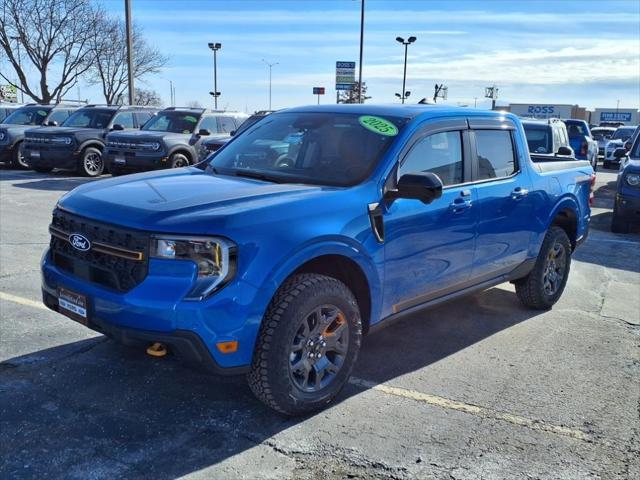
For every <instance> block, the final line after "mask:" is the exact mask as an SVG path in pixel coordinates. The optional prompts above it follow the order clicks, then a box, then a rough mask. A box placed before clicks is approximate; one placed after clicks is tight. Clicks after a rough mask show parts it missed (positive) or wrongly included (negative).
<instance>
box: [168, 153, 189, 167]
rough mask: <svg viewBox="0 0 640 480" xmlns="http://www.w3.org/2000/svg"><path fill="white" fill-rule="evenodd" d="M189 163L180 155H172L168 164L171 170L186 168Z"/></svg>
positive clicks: (184, 156) (185, 157)
mask: <svg viewBox="0 0 640 480" xmlns="http://www.w3.org/2000/svg"><path fill="white" fill-rule="evenodd" d="M190 163H191V162H189V159H188V158H187V156H186V155H184V154H182V153H174V154H173V155H171V158H169V164H170V166H171V168H182V167H188V166H189V165H190Z"/></svg>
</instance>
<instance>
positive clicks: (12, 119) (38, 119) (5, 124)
mask: <svg viewBox="0 0 640 480" xmlns="http://www.w3.org/2000/svg"><path fill="white" fill-rule="evenodd" d="M76 108H77V107H73V106H69V105H61V104H58V105H37V104H35V103H32V104H29V105H26V106H24V107H21V108H18V109H15V110H14V111H13V112H12V113H11V114H10V115H9V116H7V118H5V119H4V120H3V121H2V124H1V125H0V162H3V163H10V164H11V165H12V166H13V167H15V168H29V165H28V164H27V162H26V161H25V159H24V156H23V154H22V141H23V140H24V132H26V131H27V130H29V129H31V128H33V127H37V126H40V125H51V126H54V125H58V124H60V123H62V122H64V121H65V120H66V119H67V117H69V115H71V113H73V111H74V110H76Z"/></svg>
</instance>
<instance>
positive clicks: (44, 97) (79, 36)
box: [0, 0, 102, 104]
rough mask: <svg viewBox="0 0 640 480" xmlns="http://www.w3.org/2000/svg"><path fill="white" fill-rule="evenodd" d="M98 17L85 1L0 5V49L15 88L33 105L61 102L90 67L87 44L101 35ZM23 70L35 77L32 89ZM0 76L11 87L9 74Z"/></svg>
mask: <svg viewBox="0 0 640 480" xmlns="http://www.w3.org/2000/svg"><path fill="white" fill-rule="evenodd" d="M101 15H102V12H101V10H100V9H99V8H97V7H96V6H95V5H94V4H92V3H91V1H90V0H2V11H0V17H1V21H0V47H2V50H3V51H4V53H5V56H6V59H7V61H8V63H9V65H11V66H12V67H13V69H14V71H15V73H16V75H17V77H18V83H19V85H16V87H17V88H18V89H20V90H22V91H23V92H24V93H25V94H27V95H28V96H30V97H31V98H32V99H34V100H35V101H36V102H38V103H44V104H48V103H50V102H51V101H52V100H55V101H56V102H57V101H60V99H61V98H62V97H64V95H65V94H66V93H67V92H68V91H69V90H70V89H71V88H73V87H74V86H75V85H76V83H77V82H78V78H79V77H80V76H82V75H83V74H84V73H85V72H86V71H87V70H88V69H89V67H90V66H91V59H92V52H91V49H90V48H89V40H90V39H91V38H94V37H96V36H99V35H100V32H99V31H98V29H97V27H98V19H99V17H100V16H101ZM18 52H19V53H18ZM27 66H28V67H33V68H35V69H36V70H37V72H38V73H39V77H40V78H39V81H38V82H37V84H30V83H29V80H28V79H27V76H26V75H25V67H27ZM49 75H51V77H49ZM0 77H1V78H3V79H4V80H6V81H7V82H9V84H11V85H14V82H13V81H12V80H10V79H9V78H8V73H7V74H5V73H2V72H0Z"/></svg>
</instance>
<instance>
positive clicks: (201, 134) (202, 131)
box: [198, 128, 211, 137]
mask: <svg viewBox="0 0 640 480" xmlns="http://www.w3.org/2000/svg"><path fill="white" fill-rule="evenodd" d="M198 135H200V136H201V137H206V136H207V135H211V132H210V131H209V130H207V129H206V128H201V129H200V130H198Z"/></svg>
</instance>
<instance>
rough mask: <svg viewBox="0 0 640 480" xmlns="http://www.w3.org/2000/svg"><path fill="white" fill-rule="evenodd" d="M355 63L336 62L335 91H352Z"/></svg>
mask: <svg viewBox="0 0 640 480" xmlns="http://www.w3.org/2000/svg"><path fill="white" fill-rule="evenodd" d="M355 83H356V62H336V90H353V86H354V85H355Z"/></svg>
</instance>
